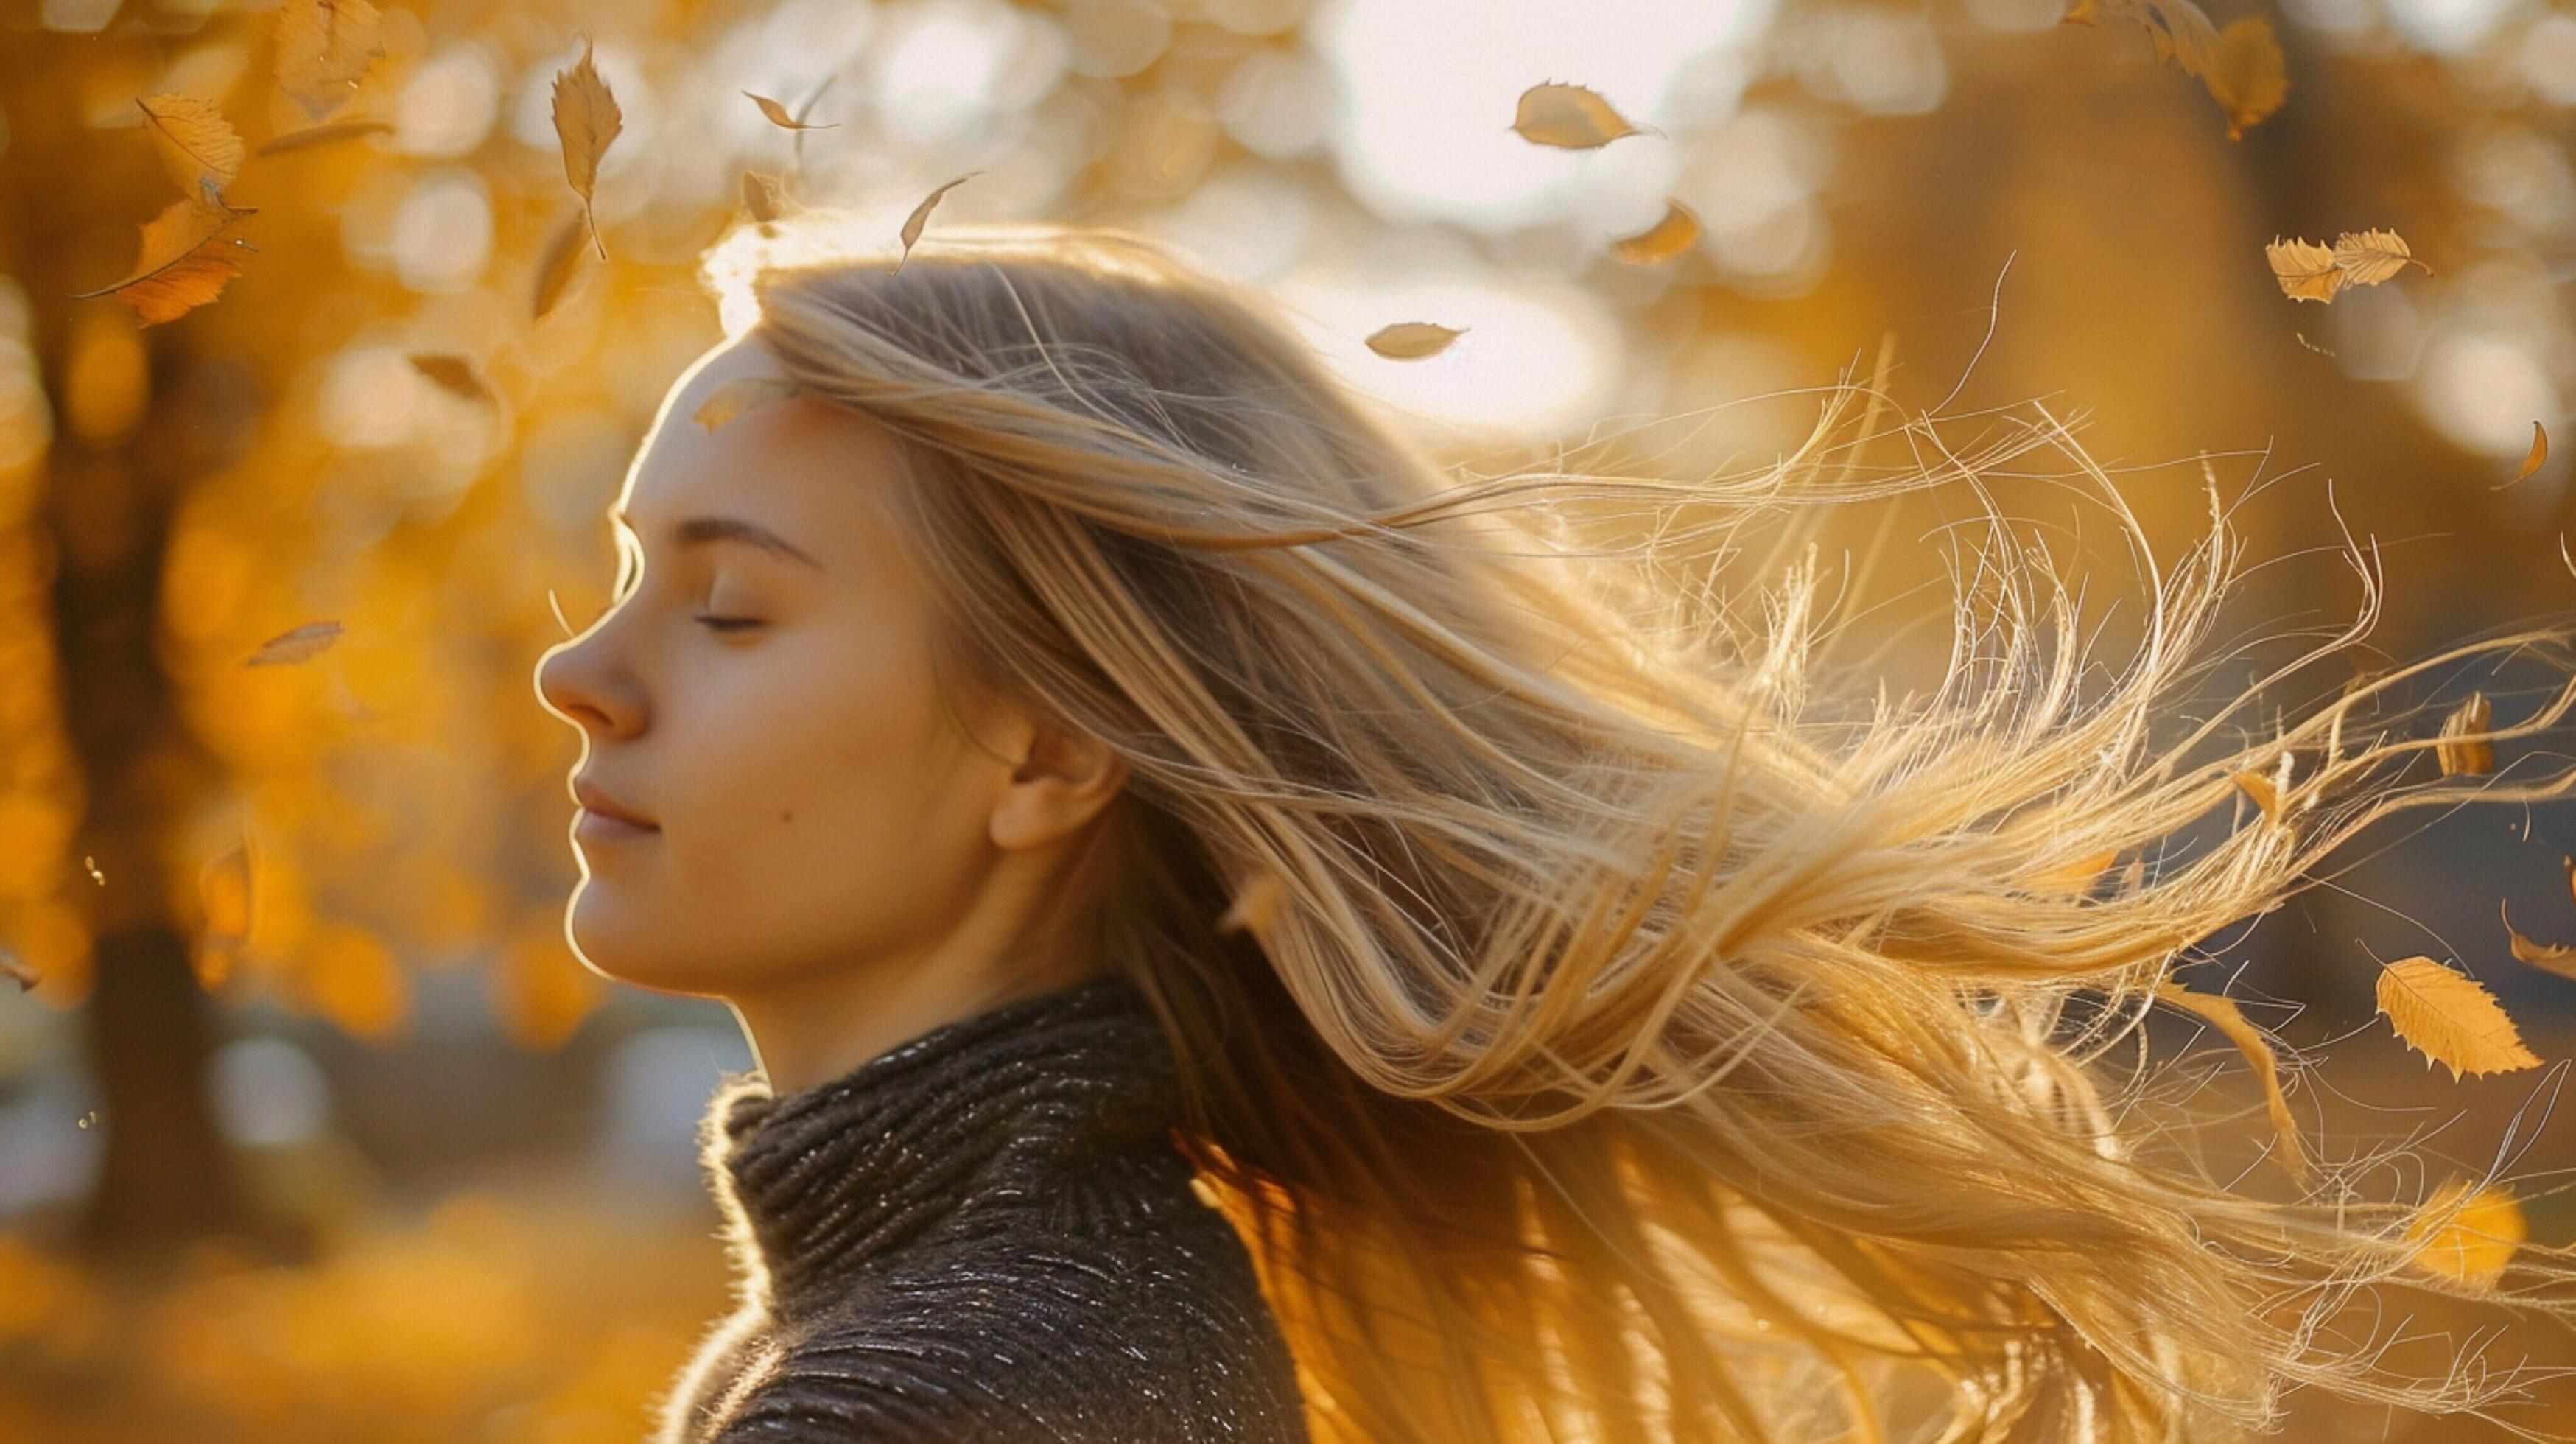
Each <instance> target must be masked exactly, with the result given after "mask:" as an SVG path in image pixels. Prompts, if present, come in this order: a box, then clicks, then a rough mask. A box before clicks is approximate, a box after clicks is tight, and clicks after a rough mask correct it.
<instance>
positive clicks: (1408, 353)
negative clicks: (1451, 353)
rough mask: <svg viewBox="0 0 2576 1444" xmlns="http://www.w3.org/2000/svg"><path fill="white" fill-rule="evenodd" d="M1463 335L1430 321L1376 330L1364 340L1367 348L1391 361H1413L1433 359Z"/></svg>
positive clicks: (1389, 325) (1408, 322) (1460, 331)
mask: <svg viewBox="0 0 2576 1444" xmlns="http://www.w3.org/2000/svg"><path fill="white" fill-rule="evenodd" d="M1465 334H1467V332H1466V329H1465V328H1464V327H1461V328H1459V329H1457V330H1454V331H1453V330H1451V329H1450V328H1448V327H1446V326H1442V325H1438V324H1435V323H1433V322H1430V321H1396V322H1393V323H1390V324H1388V325H1384V326H1380V327H1378V328H1377V329H1376V330H1374V331H1371V332H1370V333H1369V336H1368V348H1369V349H1370V350H1372V351H1375V352H1376V353H1377V354H1379V355H1380V356H1384V357H1387V358H1388V359H1390V360H1395V361H1416V360H1419V359H1421V358H1422V357H1425V356H1437V355H1439V354H1440V353H1441V352H1443V351H1446V350H1448V349H1449V343H1450V342H1452V341H1455V340H1457V339H1458V338H1459V337H1461V336H1464V335H1465Z"/></svg>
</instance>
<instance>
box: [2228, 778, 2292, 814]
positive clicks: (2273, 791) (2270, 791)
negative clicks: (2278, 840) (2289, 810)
mask: <svg viewBox="0 0 2576 1444" xmlns="http://www.w3.org/2000/svg"><path fill="white" fill-rule="evenodd" d="M2227 780H2228V781H2230V782H2233V783H2235V784H2236V789H2237V790H2238V791H2239V792H2242V793H2244V794H2245V795H2246V796H2248V797H2250V798H2253V799H2254V805H2255V806H2256V807H2259V808H2261V809H2263V816H2264V817H2265V818H2266V819H2268V820H2270V821H2273V822H2278V821H2280V820H2281V789H2280V788H2278V787H2276V786H2274V785H2273V782H2272V779H2271V778H2269V777H2266V776H2264V775H2263V774H2262V773H2260V772H2233V773H2230V774H2228V778H2227Z"/></svg>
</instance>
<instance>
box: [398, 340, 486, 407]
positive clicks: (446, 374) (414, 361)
mask: <svg viewBox="0 0 2576 1444" xmlns="http://www.w3.org/2000/svg"><path fill="white" fill-rule="evenodd" d="M403 359H405V360H407V361H409V362H411V366H412V369H413V370H415V371H417V372H419V373H420V374H421V375H423V376H426V377H428V378H429V380H430V381H431V383H432V384H434V385H436V386H437V387H438V389H439V390H441V391H444V392H446V393H447V394H448V395H450V396H455V397H459V398H461V399H463V400H466V401H479V402H485V403H489V402H491V401H492V400H493V396H492V388H491V386H490V385H488V384H486V383H485V381H484V380H483V373H481V372H480V371H477V370H475V369H474V362H473V360H472V359H471V358H469V357H465V356H459V355H457V354H456V353H454V352H452V351H413V352H409V353H407V354H406V355H405V357H404V358H403Z"/></svg>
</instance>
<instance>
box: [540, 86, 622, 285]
mask: <svg viewBox="0 0 2576 1444" xmlns="http://www.w3.org/2000/svg"><path fill="white" fill-rule="evenodd" d="M554 121H555V139H556V140H557V141H559V142H561V143H562V145H563V163H564V179H565V180H566V181H569V182H571V184H572V189H573V194H575V195H577V196H580V197H581V213H582V217H583V219H584V220H585V221H586V222H588V224H589V226H590V241H591V244H592V245H594V246H597V247H598V248H599V258H600V259H601V260H603V261H604V260H607V259H608V247H607V246H606V245H605V244H604V243H602V242H601V241H600V239H599V217H598V215H597V213H596V212H594V211H593V210H592V208H591V192H592V191H593V189H595V188H596V187H597V186H598V184H599V162H600V158H601V157H603V156H605V155H607V154H608V147H609V145H610V144H611V143H612V142H614V141H615V140H616V139H617V133H618V132H619V131H620V130H622V129H624V128H625V125H626V116H625V113H624V112H623V111H620V110H619V109H618V108H617V97H616V96H613V95H611V94H609V93H608V82H607V81H605V80H603V79H601V78H600V75H599V69H598V67H596V66H594V65H592V64H591V49H590V42H589V41H587V40H584V41H583V42H582V43H581V59H579V60H577V61H575V62H573V64H572V67H571V68H570V69H568V70H558V71H556V72H555V88H554Z"/></svg>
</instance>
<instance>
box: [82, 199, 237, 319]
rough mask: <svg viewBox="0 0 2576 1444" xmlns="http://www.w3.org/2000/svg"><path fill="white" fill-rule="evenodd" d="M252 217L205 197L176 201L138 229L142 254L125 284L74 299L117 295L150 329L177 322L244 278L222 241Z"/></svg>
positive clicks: (128, 273)
mask: <svg viewBox="0 0 2576 1444" xmlns="http://www.w3.org/2000/svg"><path fill="white" fill-rule="evenodd" d="M249 214H251V212H249V211H247V210H238V211H237V210H232V209H229V208H227V207H225V206H221V205H211V204H208V203H207V202H206V201H205V200H203V199H202V198H196V197H191V198H188V199H184V200H175V201H172V202H171V203H170V204H169V205H167V206H165V207H163V208H162V210H161V214H159V215H157V216H154V217H153V218H152V219H150V220H148V221H145V222H144V223H143V224H142V226H141V227H140V229H141V231H142V232H143V236H142V246H141V249H140V253H139V254H138V255H137V256H136V258H135V261H134V269H133V270H131V271H129V272H127V273H126V276H125V279H123V280H121V281H117V282H115V283H114V284H112V285H106V286H101V287H99V288H98V289H97V290H95V291H81V292H78V293H76V294H75V297H74V299H78V300H86V299H88V298H90V297H92V296H105V295H110V294H113V295H114V296H115V297H116V299H118V300H119V301H122V302H124V303H125V304H126V305H128V306H130V307H132V308H133V309H134V314H135V315H136V316H137V317H139V318H140V319H141V320H142V323H143V324H144V325H146V326H154V325H158V324H160V323H161V322H163V321H174V320H177V319H178V318H179V317H181V316H184V315H186V314H188V313H189V312H190V311H193V310H195V309H197V308H198V307H199V306H202V305H204V304H206V303H207V302H208V301H211V300H213V299H215V297H216V296H217V295H219V294H221V293H222V291H223V289H224V283H225V282H226V281H229V280H231V279H232V278H233V277H235V276H238V275H240V274H241V267H239V266H237V265H235V264H233V259H232V256H231V254H230V253H229V252H227V251H226V250H225V248H224V247H223V245H222V244H221V243H220V242H219V240H218V238H219V237H220V236H222V234H223V233H224V231H225V230H226V229H227V228H229V227H230V226H231V225H232V223H233V222H234V221H236V220H238V219H240V218H241V217H243V216H246V215H249Z"/></svg>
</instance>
